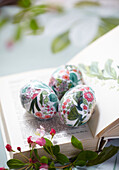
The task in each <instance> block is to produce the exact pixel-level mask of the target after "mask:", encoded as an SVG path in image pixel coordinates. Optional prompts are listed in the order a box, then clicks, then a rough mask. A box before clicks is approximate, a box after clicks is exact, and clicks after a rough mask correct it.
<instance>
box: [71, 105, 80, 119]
mask: <svg viewBox="0 0 119 170" xmlns="http://www.w3.org/2000/svg"><path fill="white" fill-rule="evenodd" d="M78 116H79V113H78V111H77V109H76V107H73V108H72V109H71V111H70V112H69V114H68V119H69V120H76V119H77V118H78Z"/></svg>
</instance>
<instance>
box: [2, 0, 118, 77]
mask: <svg viewBox="0 0 119 170" xmlns="http://www.w3.org/2000/svg"><path fill="white" fill-rule="evenodd" d="M118 24H119V0H97V1H96V0H93V1H89V0H86V1H85V0H82V1H81V0H0V76H4V75H8V74H13V73H19V72H24V71H29V70H35V69H41V68H46V67H58V66H59V65H62V64H65V63H66V62H68V61H69V60H70V59H71V58H72V57H74V56H75V55H76V54H77V53H78V52H80V50H82V49H83V48H84V47H86V46H87V45H89V44H90V43H92V42H93V41H95V40H96V39H97V38H99V37H100V36H102V35H103V34H105V33H106V32H108V31H110V30H111V29H113V28H114V27H116V26H117V25H118ZM87 57H88V56H87Z"/></svg>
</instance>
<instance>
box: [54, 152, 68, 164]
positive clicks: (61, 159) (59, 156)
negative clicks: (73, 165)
mask: <svg viewBox="0 0 119 170" xmlns="http://www.w3.org/2000/svg"><path fill="white" fill-rule="evenodd" d="M56 159H57V161H58V162H59V163H60V164H62V165H64V164H65V163H68V162H69V159H68V158H67V157H66V156H65V155H64V154H62V153H58V154H57V155H56Z"/></svg>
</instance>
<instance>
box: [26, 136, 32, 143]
mask: <svg viewBox="0 0 119 170" xmlns="http://www.w3.org/2000/svg"><path fill="white" fill-rule="evenodd" d="M31 138H32V136H29V137H28V138H27V142H28V143H29V144H32V143H33V141H32V140H31Z"/></svg>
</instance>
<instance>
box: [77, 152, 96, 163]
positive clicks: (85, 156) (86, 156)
mask: <svg viewBox="0 0 119 170" xmlns="http://www.w3.org/2000/svg"><path fill="white" fill-rule="evenodd" d="M97 156H98V154H97V153H96V152H93V151H88V150H86V151H81V152H80V153H79V154H78V157H77V160H83V161H88V160H94V159H95V158H97Z"/></svg>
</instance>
